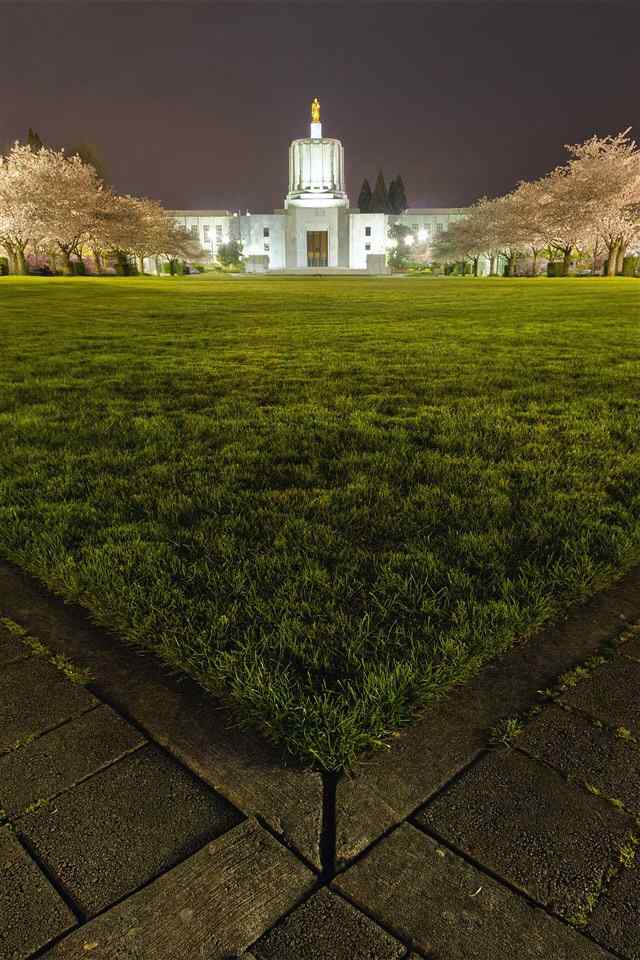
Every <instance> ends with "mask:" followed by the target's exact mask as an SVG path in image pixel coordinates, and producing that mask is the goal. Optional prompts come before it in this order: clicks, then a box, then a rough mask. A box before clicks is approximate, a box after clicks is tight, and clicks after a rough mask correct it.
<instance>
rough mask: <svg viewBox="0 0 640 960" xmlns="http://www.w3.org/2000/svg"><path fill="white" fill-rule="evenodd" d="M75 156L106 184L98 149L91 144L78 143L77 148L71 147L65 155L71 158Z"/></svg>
mask: <svg viewBox="0 0 640 960" xmlns="http://www.w3.org/2000/svg"><path fill="white" fill-rule="evenodd" d="M75 154H77V155H78V156H79V157H80V159H81V160H82V162H83V163H87V164H89V166H91V167H93V169H94V170H95V172H96V173H97V174H98V176H99V177H100V179H101V180H103V181H104V182H105V183H106V180H107V171H106V167H105V164H104V160H103V159H102V157H101V155H100V153H99V151H98V148H97V147H96V146H94V145H93V144H92V143H79V144H78V146H77V147H71V148H70V149H69V150H67V155H68V156H70V157H73V156H74V155H75Z"/></svg>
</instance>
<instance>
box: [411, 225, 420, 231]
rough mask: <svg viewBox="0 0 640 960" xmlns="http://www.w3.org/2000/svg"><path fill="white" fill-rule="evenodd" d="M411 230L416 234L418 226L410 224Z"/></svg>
mask: <svg viewBox="0 0 640 960" xmlns="http://www.w3.org/2000/svg"><path fill="white" fill-rule="evenodd" d="M411 229H412V230H413V232H414V233H417V232H418V224H417V223H412V224H411Z"/></svg>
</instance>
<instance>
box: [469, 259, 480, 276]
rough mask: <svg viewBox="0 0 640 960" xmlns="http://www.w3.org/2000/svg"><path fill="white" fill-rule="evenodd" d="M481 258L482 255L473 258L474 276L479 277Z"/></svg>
mask: <svg viewBox="0 0 640 960" xmlns="http://www.w3.org/2000/svg"><path fill="white" fill-rule="evenodd" d="M479 259H480V257H474V258H473V268H472V271H471V272H472V274H473V276H474V277H477V276H478V261H479Z"/></svg>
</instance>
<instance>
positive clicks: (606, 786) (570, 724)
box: [516, 705, 640, 814]
mask: <svg viewBox="0 0 640 960" xmlns="http://www.w3.org/2000/svg"><path fill="white" fill-rule="evenodd" d="M516 744H517V746H518V747H519V748H520V749H522V750H526V751H527V753H530V754H532V755H533V756H538V757H541V758H542V759H543V760H545V761H546V762H547V763H549V764H551V766H553V767H555V768H556V769H557V770H561V771H562V772H563V773H564V774H565V775H567V776H570V777H572V778H573V779H576V780H580V781H582V782H585V783H588V784H592V785H593V786H594V787H597V788H598V790H600V792H601V793H603V794H604V796H606V797H611V798H615V799H618V800H621V801H622V802H623V803H624V805H625V807H626V808H627V809H628V810H629V811H631V812H632V813H634V814H640V746H638V745H636V744H634V743H627V742H625V741H624V740H621V739H620V738H618V737H616V736H615V734H613V733H612V732H611V731H610V730H608V729H606V728H599V727H596V726H595V725H594V724H593V723H591V721H589V720H587V719H585V718H584V717H581V716H579V715H578V714H576V713H573V712H570V711H568V710H563V709H562V707H558V706H555V705H554V706H551V707H548V708H547V709H545V710H544V711H543V712H542V713H541V714H540V715H539V716H538V717H536V718H535V719H534V720H533V721H532V722H531V723H529V724H527V726H526V727H525V729H524V731H523V733H522V734H521V735H520V736H519V737H518V739H517V740H516Z"/></svg>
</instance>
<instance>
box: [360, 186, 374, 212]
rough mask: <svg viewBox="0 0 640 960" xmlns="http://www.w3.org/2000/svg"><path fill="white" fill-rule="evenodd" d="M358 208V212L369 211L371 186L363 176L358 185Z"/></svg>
mask: <svg viewBox="0 0 640 960" xmlns="http://www.w3.org/2000/svg"><path fill="white" fill-rule="evenodd" d="M358 209H359V210H360V213H371V186H370V184H369V181H368V180H367V178H366V177H365V178H364V180H363V181H362V186H361V187H360V196H359V197H358Z"/></svg>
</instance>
